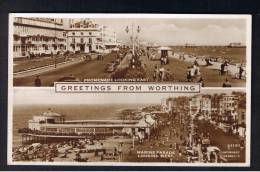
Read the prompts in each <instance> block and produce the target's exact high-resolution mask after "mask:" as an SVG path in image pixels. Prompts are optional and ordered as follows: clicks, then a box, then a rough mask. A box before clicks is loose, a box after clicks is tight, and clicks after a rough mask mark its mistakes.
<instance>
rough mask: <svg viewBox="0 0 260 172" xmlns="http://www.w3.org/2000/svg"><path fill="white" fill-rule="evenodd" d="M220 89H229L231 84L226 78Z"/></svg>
mask: <svg viewBox="0 0 260 172" xmlns="http://www.w3.org/2000/svg"><path fill="white" fill-rule="evenodd" d="M222 87H231V84H230V82H229V80H228V79H227V78H226V80H225V82H224V83H223V85H222Z"/></svg>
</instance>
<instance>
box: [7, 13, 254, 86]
mask: <svg viewBox="0 0 260 172" xmlns="http://www.w3.org/2000/svg"><path fill="white" fill-rule="evenodd" d="M250 22H251V20H250V16H247V15H237V16H235V15H224V17H223V16H222V17H221V15H219V17H218V16H216V15H215V16H214V15H211V16H209V17H207V16H206V15H204V16H203V15H200V16H198V15H197V16H196V15H188V16H187V15H186V16H178V15H161V16H160V15H128V16H127V15H126V14H122V15H87V14H85V15H72V14H71V15H69V14H67V15H65V14H64V15H62V14H60V15H58V14H57V15H54V14H52V15H51V14H38V15H34V14H31V15H28V14H27V15H26V14H23V15H22V14H20V15H15V14H12V15H10V33H9V37H10V40H11V41H10V42H11V45H10V46H11V47H10V48H11V52H10V53H11V55H10V57H9V60H10V62H11V63H12V66H11V67H12V73H13V75H12V78H13V79H12V80H13V86H19V87H53V86H54V83H55V82H104V81H106V82H158V83H159V82H160V83H161V82H170V83H177V82H187V83H200V84H201V85H202V87H246V80H247V78H248V72H249V70H250V66H249V65H250V64H248V63H249V59H250V58H251V57H250V50H251V46H250V42H251V37H250V33H251V23H250Z"/></svg>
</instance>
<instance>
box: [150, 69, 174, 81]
mask: <svg viewBox="0 0 260 172" xmlns="http://www.w3.org/2000/svg"><path fill="white" fill-rule="evenodd" d="M153 79H154V81H156V82H158V81H172V80H173V75H172V73H171V71H170V69H168V68H167V69H165V68H164V67H163V66H160V67H158V66H157V65H156V66H155V67H154V72H153Z"/></svg>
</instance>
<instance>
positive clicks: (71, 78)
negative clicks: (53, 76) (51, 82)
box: [57, 76, 80, 82]
mask: <svg viewBox="0 0 260 172" xmlns="http://www.w3.org/2000/svg"><path fill="white" fill-rule="evenodd" d="M79 81H80V79H79V78H76V77H74V76H64V77H61V78H59V79H58V80H57V82H79Z"/></svg>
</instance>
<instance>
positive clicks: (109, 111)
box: [13, 104, 145, 146]
mask: <svg viewBox="0 0 260 172" xmlns="http://www.w3.org/2000/svg"><path fill="white" fill-rule="evenodd" d="M143 106H145V105H144V104H143V105H142V104H105V105H84V104H82V105H81V104H77V105H15V106H14V108H13V146H18V145H21V141H22V140H21V135H20V134H19V133H18V129H19V128H26V127H28V120H30V119H32V118H33V116H35V115H40V114H41V113H43V112H46V111H48V109H51V110H52V111H53V112H56V113H59V114H62V115H64V116H65V119H66V120H83V119H85V120H91V119H118V118H119V117H120V112H121V111H122V110H124V109H137V108H139V107H143Z"/></svg>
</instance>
